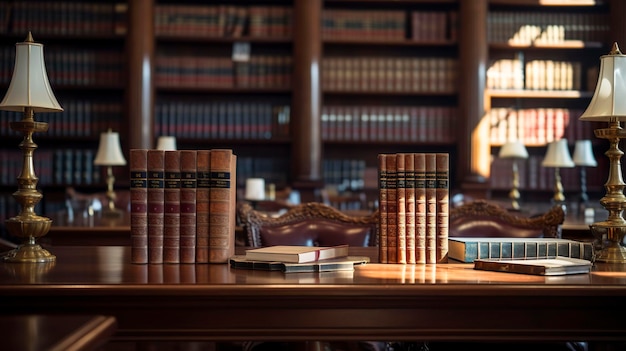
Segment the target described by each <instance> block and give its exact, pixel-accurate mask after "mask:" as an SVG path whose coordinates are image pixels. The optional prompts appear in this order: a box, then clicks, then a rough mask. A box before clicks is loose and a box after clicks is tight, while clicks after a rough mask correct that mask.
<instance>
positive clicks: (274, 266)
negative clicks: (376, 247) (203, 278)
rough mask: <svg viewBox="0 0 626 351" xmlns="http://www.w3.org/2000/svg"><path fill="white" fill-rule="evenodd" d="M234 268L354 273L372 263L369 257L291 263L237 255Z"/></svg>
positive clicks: (232, 258)
mask: <svg viewBox="0 0 626 351" xmlns="http://www.w3.org/2000/svg"><path fill="white" fill-rule="evenodd" d="M229 262H230V266H231V267H232V268H241V269H253V270H262V271H281V272H284V273H306V272H334V271H353V270H354V266H356V265H361V264H366V263H369V262H370V259H369V257H367V256H346V257H341V258H334V259H327V260H322V261H313V262H304V263H290V262H280V261H258V260H250V259H247V258H246V256H245V255H235V256H232V257H231V258H230V259H229Z"/></svg>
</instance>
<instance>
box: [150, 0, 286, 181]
mask: <svg viewBox="0 0 626 351" xmlns="http://www.w3.org/2000/svg"><path fill="white" fill-rule="evenodd" d="M154 8H155V33H154V36H155V40H156V41H155V80H154V82H155V102H154V107H155V110H154V116H155V124H154V128H153V133H152V134H153V138H154V139H155V140H156V138H157V137H158V136H160V135H170V136H175V137H176V138H177V143H178V145H179V146H180V147H181V148H183V149H184V148H197V147H198V146H202V147H205V148H215V147H222V148H229V149H233V150H234V152H235V153H236V154H237V155H238V156H239V157H238V158H237V167H238V175H237V183H236V184H237V186H238V187H241V188H243V187H244V184H245V179H246V178H249V177H261V178H264V179H266V182H267V183H273V184H277V185H278V186H280V187H284V186H286V185H287V184H288V174H287V172H285V170H286V169H289V167H290V163H289V159H290V155H289V153H288V150H289V147H290V145H291V136H290V134H291V133H290V114H291V113H290V107H291V80H292V73H291V72H292V65H293V64H292V55H293V54H292V40H293V39H292V18H293V15H292V10H293V4H292V3H291V2H277V1H260V2H240V3H236V4H232V3H229V2H227V1H221V2H216V3H210V4H208V3H206V4H205V3H200V2H196V1H184V2H183V3H176V4H173V3H171V2H169V1H156V3H155V7H154ZM239 44H243V45H244V46H247V47H248V50H249V51H248V52H247V53H245V54H244V55H243V57H238V58H237V59H235V58H234V51H235V50H236V49H235V47H236V46H237V45H239Z"/></svg>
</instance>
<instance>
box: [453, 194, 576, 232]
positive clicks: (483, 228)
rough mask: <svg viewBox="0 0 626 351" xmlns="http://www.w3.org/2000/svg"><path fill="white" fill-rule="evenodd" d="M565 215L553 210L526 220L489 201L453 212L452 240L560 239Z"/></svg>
mask: <svg viewBox="0 0 626 351" xmlns="http://www.w3.org/2000/svg"><path fill="white" fill-rule="evenodd" d="M564 219H565V212H564V210H563V207H561V206H558V205H556V206H553V207H552V208H551V209H550V210H548V211H547V212H545V213H543V214H541V215H537V216H532V217H525V216H522V215H518V214H515V213H512V212H509V211H507V210H506V209H505V208H502V207H500V206H498V205H496V204H493V203H489V202H487V201H485V200H475V201H473V202H470V203H467V204H464V205H462V206H459V207H455V208H451V209H450V227H449V235H450V236H451V237H519V238H541V237H545V238H560V237H561V224H563V221H564Z"/></svg>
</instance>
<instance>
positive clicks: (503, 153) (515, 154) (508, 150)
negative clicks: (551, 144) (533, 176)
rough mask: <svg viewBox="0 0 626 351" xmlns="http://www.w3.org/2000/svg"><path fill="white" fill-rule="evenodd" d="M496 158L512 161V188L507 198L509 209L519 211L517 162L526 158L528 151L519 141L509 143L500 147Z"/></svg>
mask: <svg viewBox="0 0 626 351" xmlns="http://www.w3.org/2000/svg"><path fill="white" fill-rule="evenodd" d="M498 157H500V158H510V159H512V160H513V166H512V167H513V184H512V186H513V188H512V189H511V191H510V192H509V198H510V199H511V207H512V208H513V209H514V210H516V211H517V210H519V209H520V206H519V198H520V192H519V186H520V182H519V170H518V165H517V162H518V160H520V159H526V158H528V150H526V146H524V144H522V142H521V141H517V140H516V141H509V142H507V143H506V144H504V145H502V147H501V148H500V152H499V153H498Z"/></svg>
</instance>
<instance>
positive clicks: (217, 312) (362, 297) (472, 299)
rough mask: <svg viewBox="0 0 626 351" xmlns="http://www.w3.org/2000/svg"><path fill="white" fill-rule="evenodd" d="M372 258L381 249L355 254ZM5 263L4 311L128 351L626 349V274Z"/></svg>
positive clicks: (104, 260)
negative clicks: (329, 344)
mask: <svg viewBox="0 0 626 351" xmlns="http://www.w3.org/2000/svg"><path fill="white" fill-rule="evenodd" d="M351 249H352V252H351V254H355V255H364V254H368V255H371V256H372V257H373V261H374V262H375V261H376V257H375V256H376V251H375V248H351ZM52 253H53V254H55V255H56V256H57V261H56V262H54V263H52V264H14V263H0V310H2V311H3V314H5V315H11V314H25V313H26V314H28V313H42V314H76V313H79V314H80V313H83V314H84V313H88V314H106V315H112V316H115V317H116V319H117V323H118V331H117V333H116V334H115V336H114V338H115V339H117V340H131V339H132V340H149V339H159V340H181V339H185V340H374V339H378V340H589V341H591V340H597V341H609V340H626V323H624V322H623V313H621V312H619V311H622V310H623V309H622V306H623V299H624V297H625V296H626V271H625V270H624V268H623V267H615V266H602V265H596V266H595V267H594V271H593V272H592V273H590V274H579V275H569V276H558V277H543V276H532V275H520V274H511V273H499V272H485V271H477V270H474V269H473V265H472V264H452V263H449V264H438V265H392V264H385V265H383V264H377V263H369V264H366V265H363V266H358V267H356V268H355V270H354V271H348V272H328V273H291V274H284V273H281V272H269V271H252V270H243V269H233V268H230V267H229V266H228V265H225V264H196V265H194V264H181V265H177V264H169V265H168V264H164V265H136V264H131V263H130V256H129V254H130V249H129V248H128V247H116V246H106V247H105V246H101V247H95V246H89V247H82V246H73V247H53V248H52Z"/></svg>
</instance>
